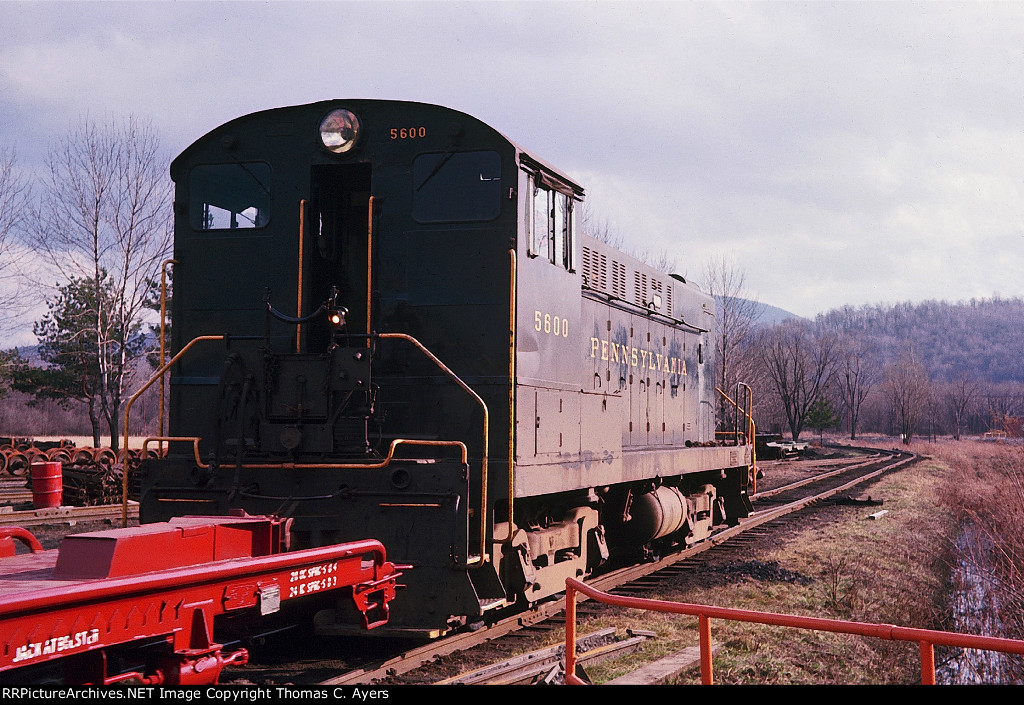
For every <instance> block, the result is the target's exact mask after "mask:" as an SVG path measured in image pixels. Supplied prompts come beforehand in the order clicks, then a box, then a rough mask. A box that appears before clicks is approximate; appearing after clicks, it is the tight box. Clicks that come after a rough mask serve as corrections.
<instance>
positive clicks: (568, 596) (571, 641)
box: [565, 584, 579, 685]
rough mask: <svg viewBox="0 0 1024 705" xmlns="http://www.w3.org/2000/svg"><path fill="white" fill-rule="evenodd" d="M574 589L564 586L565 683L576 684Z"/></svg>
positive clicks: (567, 585)
mask: <svg viewBox="0 0 1024 705" xmlns="http://www.w3.org/2000/svg"><path fill="white" fill-rule="evenodd" d="M575 676H576V588H575V587H573V586H572V585H569V584H566V586H565V683H566V685H579V683H577V682H576V678H575Z"/></svg>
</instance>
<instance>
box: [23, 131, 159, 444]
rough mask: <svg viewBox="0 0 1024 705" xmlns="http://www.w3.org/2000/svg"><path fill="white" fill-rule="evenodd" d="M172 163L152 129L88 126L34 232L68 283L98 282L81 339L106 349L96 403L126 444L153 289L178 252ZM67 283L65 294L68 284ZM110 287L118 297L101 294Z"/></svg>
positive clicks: (63, 157)
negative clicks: (128, 399)
mask: <svg viewBox="0 0 1024 705" xmlns="http://www.w3.org/2000/svg"><path fill="white" fill-rule="evenodd" d="M166 170H167V162H166V160H165V159H164V158H163V155H162V153H161V151H160V147H159V140H158V139H157V136H156V134H155V133H154V131H153V130H152V128H151V127H150V126H149V125H144V124H141V123H139V121H138V120H136V119H135V118H128V119H126V120H124V121H123V122H122V123H120V124H117V123H114V122H111V123H108V124H103V125H101V124H97V123H96V122H93V121H91V120H84V121H83V122H82V124H81V125H80V126H78V127H77V128H73V129H72V130H71V131H70V133H69V135H68V136H67V137H66V138H65V139H64V140H62V141H60V142H59V143H58V144H57V145H55V146H54V147H53V148H52V149H51V150H50V152H49V154H48V157H47V171H46V175H45V178H44V180H43V184H42V194H41V197H40V199H39V202H38V204H37V210H36V212H35V214H34V218H33V220H34V223H33V227H34V234H35V239H36V244H37V246H38V249H39V252H40V254H41V256H43V257H45V258H46V260H47V265H48V267H49V272H50V273H56V274H57V275H58V276H59V277H60V279H61V282H63V285H64V286H66V285H68V284H69V283H71V282H79V283H81V282H90V283H91V284H90V285H91V287H92V289H93V295H92V296H91V297H90V298H89V300H91V301H94V302H95V306H96V307H97V310H96V311H94V312H92V315H90V316H89V317H88V320H89V321H91V322H92V323H91V327H90V328H89V329H88V330H81V331H80V333H79V334H80V335H81V336H83V337H88V338H90V339H91V347H92V348H93V349H94V350H95V351H96V359H95V374H96V378H97V380H98V384H97V385H96V392H95V393H96V395H97V401H98V406H99V408H100V411H101V414H102V416H103V418H104V420H105V421H106V424H107V427H108V429H109V430H110V435H111V445H112V447H114V448H117V446H118V429H119V427H120V423H119V414H120V412H121V405H122V401H123V398H124V394H125V392H126V389H127V385H128V383H129V376H130V370H131V365H132V363H133V362H134V360H133V355H135V354H137V350H136V348H135V346H133V341H132V340H130V339H129V338H128V336H130V335H131V334H132V333H131V332H132V331H134V330H137V329H138V326H139V324H141V321H142V318H143V316H144V314H145V313H146V310H147V309H146V306H145V304H146V299H147V296H148V295H149V292H150V282H151V281H152V280H153V279H155V277H156V276H157V274H158V272H159V268H160V262H161V261H162V260H163V259H164V258H165V257H167V256H168V254H169V251H170V244H171V217H170V215H171V214H170V203H171V189H170V180H169V179H168V178H167V176H166ZM61 282H58V284H57V286H58V287H60V286H61ZM107 286H109V288H110V292H111V293H110V296H106V295H100V292H102V291H103V290H104V288H105V287H107Z"/></svg>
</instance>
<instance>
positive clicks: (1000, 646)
mask: <svg viewBox="0 0 1024 705" xmlns="http://www.w3.org/2000/svg"><path fill="white" fill-rule="evenodd" d="M577 592H580V593H583V594H584V595H586V596H587V597H590V598H591V599H593V600H597V601H598V602H603V603H605V604H609V605H618V606H620V607H632V608H636V609H647V610H653V611H655V612H669V613H672V614H688V615H691V616H695V617H697V618H698V620H699V626H698V631H699V632H700V675H701V682H702V683H703V684H704V685H711V684H712V683H713V682H714V675H713V671H712V667H711V619H712V618H715V619H729V620H733V621H737V622H752V623H754V624H770V625H773V626H777V627H794V628H796V629H814V630H817V631H824V632H836V633H839V634H856V635H859V636H870V637H875V638H878V639H889V640H891V641H915V642H917V643H918V645H919V646H920V651H921V683H922V684H923V685H935V650H934V647H935V645H936V644H938V645H940V646H955V647H959V648H963V649H981V650H984V651H1001V652H1004V653H1008V654H1024V641H1020V640H1017V639H1004V638H1001V637H994V636H977V635H974V634H957V633H956V632H943V631H938V630H935V629H918V628H916V627H897V626H896V625H894V624H874V623H870V622H849V621H846V620H842V619H824V618H822V617H801V616H798V615H792V614H777V613H773V612H757V611H754V610H740V609H733V608H731V607H714V606H710V605H695V604H691V603H686V602H663V601H661V600H651V599H647V598H641V597H623V596H620V595H610V594H608V593H606V592H601V591H600V590H597V589H595V588H592V587H590V586H588V585H586V584H585V583H583V582H580V581H579V580H576V579H575V578H566V579H565V682H566V684H567V685H585V681H583V680H582V679H581V678H579V677H578V676H577V675H576V593H577Z"/></svg>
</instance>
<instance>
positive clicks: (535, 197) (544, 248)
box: [530, 176, 576, 272]
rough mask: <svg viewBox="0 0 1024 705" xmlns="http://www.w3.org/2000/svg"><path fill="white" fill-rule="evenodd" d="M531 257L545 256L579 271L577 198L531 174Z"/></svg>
mask: <svg viewBox="0 0 1024 705" xmlns="http://www.w3.org/2000/svg"><path fill="white" fill-rule="evenodd" d="M530 192H531V193H532V199H531V205H532V208H531V214H530V256H532V257H542V258H544V259H546V260H547V261H549V262H551V264H554V265H556V266H558V267H562V268H563V269H566V270H568V271H570V272H572V271H575V270H576V257H575V245H574V243H575V209H574V204H575V201H574V199H573V197H572V196H571V195H570V194H566V193H562V192H561V191H557V190H555V189H553V188H551V187H549V186H548V185H546V184H542V183H540V179H538V178H537V177H535V176H531V177H530Z"/></svg>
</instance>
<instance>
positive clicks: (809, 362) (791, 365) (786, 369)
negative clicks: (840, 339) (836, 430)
mask: <svg viewBox="0 0 1024 705" xmlns="http://www.w3.org/2000/svg"><path fill="white" fill-rule="evenodd" d="M759 349H760V352H761V361H762V363H763V364H764V368H765V371H766V372H767V375H768V378H769V379H770V380H771V383H772V386H773V387H774V390H775V392H776V393H777V394H778V396H779V400H780V401H781V403H782V406H783V409H784V410H785V414H786V420H787V422H788V423H789V430H790V432H791V433H792V435H793V440H794V441H795V440H797V439H798V438H799V437H800V432H801V431H802V430H803V424H804V419H805V418H806V417H807V412H808V411H809V410H810V408H811V405H812V404H814V402H815V401H816V400H817V399H818V397H820V396H823V395H824V394H825V390H826V389H827V388H828V386H829V385H830V384H831V383H832V380H833V378H834V377H835V373H836V361H837V360H836V355H837V345H836V337H835V335H833V334H832V333H829V332H828V331H825V330H818V331H815V330H813V329H812V327H811V326H810V325H809V324H808V323H806V322H804V321H800V320H789V321H785V322H783V323H780V324H778V325H777V326H774V327H773V328H771V329H769V330H767V331H764V333H763V334H762V338H761V341H760V343H759Z"/></svg>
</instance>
